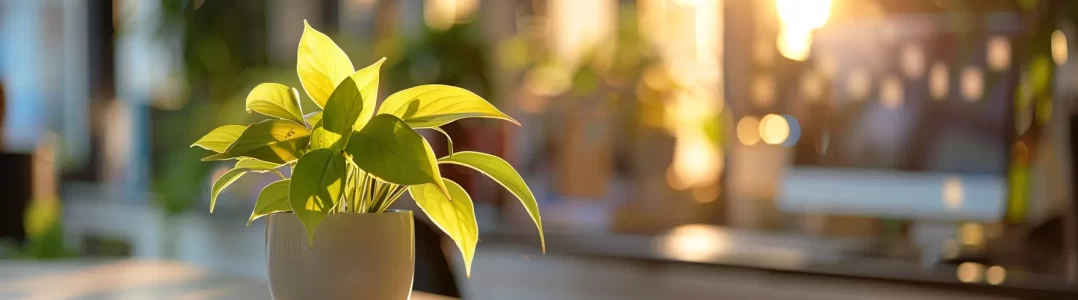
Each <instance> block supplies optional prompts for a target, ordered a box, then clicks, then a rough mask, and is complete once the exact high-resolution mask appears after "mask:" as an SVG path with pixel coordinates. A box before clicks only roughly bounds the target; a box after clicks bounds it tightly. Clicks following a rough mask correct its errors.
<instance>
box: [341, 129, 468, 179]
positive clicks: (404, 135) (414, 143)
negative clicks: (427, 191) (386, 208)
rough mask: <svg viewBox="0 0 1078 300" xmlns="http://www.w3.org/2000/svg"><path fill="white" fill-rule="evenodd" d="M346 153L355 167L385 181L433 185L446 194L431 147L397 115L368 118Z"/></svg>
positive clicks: (355, 134) (349, 143) (356, 133)
mask: <svg viewBox="0 0 1078 300" xmlns="http://www.w3.org/2000/svg"><path fill="white" fill-rule="evenodd" d="M345 151H347V152H348V153H349V154H351V155H352V161H353V162H355V164H356V166H358V167H359V168H360V169H363V170H364V171H367V173H369V174H371V175H374V176H375V177H378V178H380V179H382V180H384V181H387V182H390V183H395V184H399V185H416V184H425V183H433V184H435V185H438V186H439V188H440V189H441V190H442V191H443V192H446V190H445V186H444V185H443V184H442V180H441V179H442V175H441V173H440V172H439V171H438V165H437V163H436V162H435V161H434V151H433V150H432V149H431V148H430V144H428V143H427V140H425V139H423V136H420V135H419V133H416V132H415V130H412V128H411V127H408V124H405V123H404V121H401V119H399V118H397V117H396V116H393V115H377V116H375V117H374V118H371V122H370V123H367V126H366V127H363V130H360V131H357V132H355V133H353V134H352V138H351V139H350V140H349V142H348V147H347V148H346V150H345ZM446 193H448V192H446Z"/></svg>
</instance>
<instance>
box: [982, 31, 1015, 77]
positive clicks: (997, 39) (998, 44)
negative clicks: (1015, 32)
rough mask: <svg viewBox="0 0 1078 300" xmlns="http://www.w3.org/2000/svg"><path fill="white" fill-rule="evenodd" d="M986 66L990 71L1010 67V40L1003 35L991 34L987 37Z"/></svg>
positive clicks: (1003, 69)
mask: <svg viewBox="0 0 1078 300" xmlns="http://www.w3.org/2000/svg"><path fill="white" fill-rule="evenodd" d="M985 51H986V54H985V55H987V59H988V67H989V68H991V69H992V71H1005V70H1007V68H1010V67H1011V41H1010V40H1008V39H1007V37H1005V36H999V35H996V36H992V37H990V38H988V45H987V49H985Z"/></svg>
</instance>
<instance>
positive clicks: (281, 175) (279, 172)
mask: <svg viewBox="0 0 1078 300" xmlns="http://www.w3.org/2000/svg"><path fill="white" fill-rule="evenodd" d="M270 171H273V173H274V174H277V176H280V177H281V179H288V178H285V177H284V174H281V171H277V169H270Z"/></svg>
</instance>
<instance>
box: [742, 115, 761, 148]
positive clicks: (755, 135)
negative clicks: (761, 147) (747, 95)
mask: <svg viewBox="0 0 1078 300" xmlns="http://www.w3.org/2000/svg"><path fill="white" fill-rule="evenodd" d="M759 128H760V120H758V119H756V118H754V117H742V118H741V120H740V121H737V140H738V141H740V142H741V144H743V145H745V146H752V145H756V143H759V142H760V129H759Z"/></svg>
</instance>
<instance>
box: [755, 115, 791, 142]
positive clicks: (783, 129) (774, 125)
mask: <svg viewBox="0 0 1078 300" xmlns="http://www.w3.org/2000/svg"><path fill="white" fill-rule="evenodd" d="M789 137H790V124H789V123H788V122H787V121H786V118H784V117H782V116H780V115H776V114H769V115H766V116H764V118H763V119H760V139H761V140H763V141H764V143H767V144H770V145H778V144H782V143H783V142H785V141H786V139H787V138H789Z"/></svg>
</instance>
